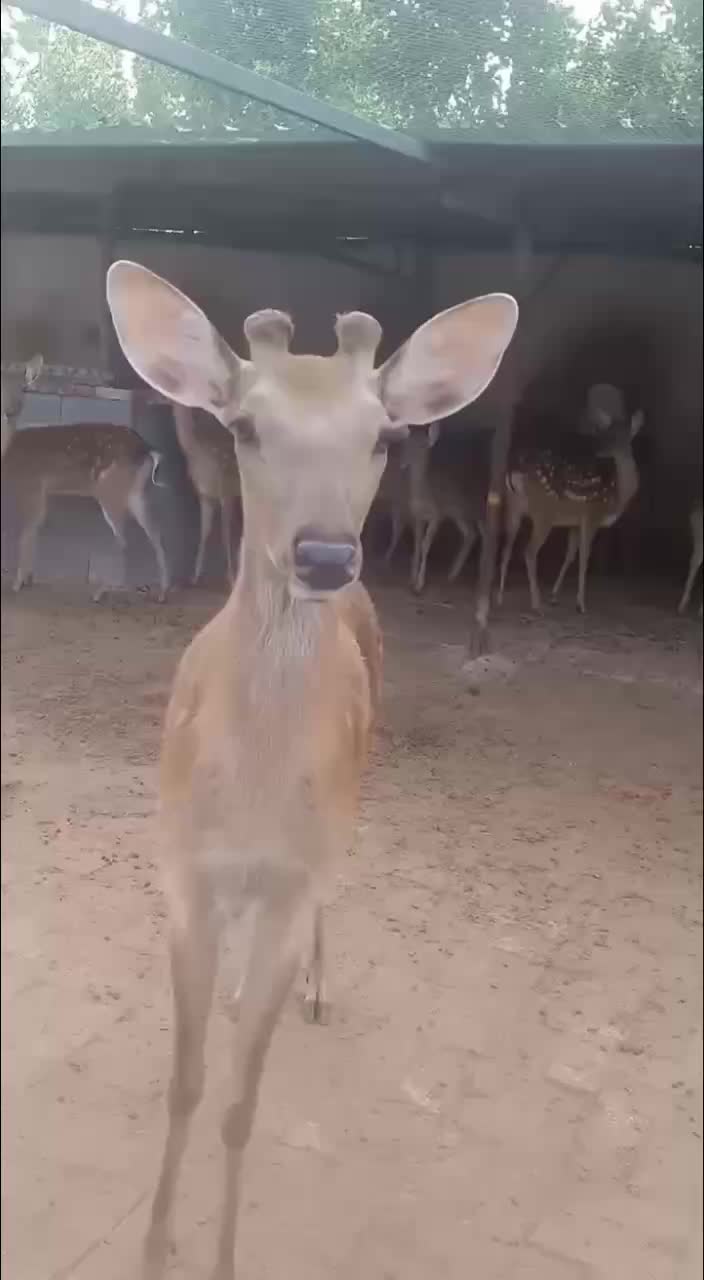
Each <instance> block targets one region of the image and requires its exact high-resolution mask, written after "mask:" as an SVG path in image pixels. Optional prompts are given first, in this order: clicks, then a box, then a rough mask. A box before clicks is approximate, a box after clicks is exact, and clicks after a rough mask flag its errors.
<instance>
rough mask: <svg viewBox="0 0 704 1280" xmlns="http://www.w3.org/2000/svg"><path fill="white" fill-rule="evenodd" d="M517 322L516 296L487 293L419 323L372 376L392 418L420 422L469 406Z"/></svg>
mask: <svg viewBox="0 0 704 1280" xmlns="http://www.w3.org/2000/svg"><path fill="white" fill-rule="evenodd" d="M517 323H518V303H517V302H516V301H515V299H514V298H512V297H510V296H509V294H507V293H490V294H487V296H486V297H485V298H475V299H474V300H473V301H472V302H462V303H460V305H459V306H458V307H451V308H450V310H449V311H441V312H440V313H439V315H436V316H434V317H433V319H432V320H428V321H427V322H426V323H425V324H424V325H421V327H420V329H416V332H415V333H414V334H413V337H411V338H409V339H408V342H406V343H404V345H403V346H402V347H400V348H399V350H398V351H397V352H396V353H395V354H394V355H393V356H391V357H390V358H389V359H388V360H387V361H386V363H385V364H383V365H382V366H381V368H380V369H379V370H378V372H377V375H376V376H377V378H378V387H379V395H380V398H381V400H382V402H383V405H384V408H385V409H386V412H387V413H388V415H389V417H390V418H391V419H392V421H403V422H413V423H417V424H419V425H423V424H424V423H427V422H432V421H433V420H434V419H435V418H446V417H447V416H448V414H450V413H455V412H456V411H457V410H458V409H462V408H463V407H464V406H465V405H467V404H471V402H472V401H473V400H476V399H477V397H478V396H480V395H481V393H482V391H484V389H485V387H487V386H488V385H489V383H490V382H491V380H492V378H493V377H494V374H495V373H496V370H497V369H498V367H499V365H500V363H501V357H502V356H503V354H504V352H505V350H506V348H507V346H508V344H509V342H510V341H511V338H512V337H513V335H514V332H515V329H516V324H517Z"/></svg>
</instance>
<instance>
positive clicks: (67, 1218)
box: [2, 583, 702, 1280]
mask: <svg viewBox="0 0 704 1280" xmlns="http://www.w3.org/2000/svg"><path fill="white" fill-rule="evenodd" d="M673 594H676V590H675V589H673ZM524 595H525V592H524V591H523V589H522V587H521V586H520V584H519V583H516V585H515V587H514V590H513V592H512V600H511V603H510V604H509V605H508V606H507V613H506V615H505V617H504V618H503V619H502V620H501V621H500V623H498V624H497V626H496V630H495V634H494V639H495V643H496V645H497V647H498V649H499V650H500V652H501V653H502V654H503V655H505V656H507V657H508V658H510V659H512V660H513V661H514V662H515V664H516V665H515V667H514V668H513V669H511V670H508V669H507V671H506V672H505V673H504V675H503V678H498V677H497V678H495V679H493V680H488V681H486V682H484V683H483V684H481V686H480V687H479V689H477V687H476V686H475V685H473V683H472V681H471V680H470V679H468V678H467V676H466V675H463V674H462V671H461V662H462V641H463V639H464V637H465V635H466V631H467V627H468V622H469V612H468V604H469V599H468V593H467V590H466V588H462V589H458V590H457V591H455V592H448V591H446V590H445V589H443V588H441V587H439V586H437V585H436V586H432V587H431V588H430V589H429V592H428V598H427V600H425V601H424V602H423V604H422V605H418V604H417V603H416V602H415V601H413V600H411V599H409V597H408V595H407V593H406V591H405V590H402V589H401V588H400V587H390V586H387V587H378V588H377V589H376V590H375V596H376V598H377V601H378V603H379V606H380V611H381V614H382V620H383V623H384V628H385V634H386V645H387V680H386V701H385V715H384V721H383V724H382V725H381V727H380V730H379V733H378V736H377V741H376V747H375V752H374V758H373V761H372V765H371V768H370V771H369V774H368V776H367V779H366V781H365V784H364V790H363V802H362V809H361V814H360V821H359V827H358V833H357V837H356V841H355V845H354V848H353V849H352V850H351V851H350V852H348V853H347V854H346V855H345V854H343V855H342V856H341V858H340V863H339V877H338V886H337V889H338V892H337V897H336V901H335V903H334V906H333V907H332V909H331V917H330V924H331V928H330V934H331V951H332V956H331V965H332V973H331V978H332V980H333V994H334V998H335V1002H336V1003H335V1011H334V1015H333V1019H332V1022H331V1025H330V1026H329V1027H326V1028H316V1027H310V1026H308V1025H306V1024H305V1023H304V1022H303V1020H302V1019H301V1017H300V1010H299V1009H298V1008H297V1002H296V1001H295V1000H292V1001H291V1002H290V1005H289V1007H288V1008H287V1009H286V1011H285V1014H284V1017H283V1020H282V1023H281V1025H280V1027H279V1029H278V1031H277V1034H276V1037H275V1041H274V1045H273V1048H272V1051H271V1055H270V1058H269V1062H268V1065H267V1071H266V1078H265V1083H264V1087H263V1092H262V1100H261V1105H260V1109H259V1114H258V1118H257V1123H256V1128H255V1133H254V1137H253V1140H252V1144H251V1148H250V1153H249V1159H248V1169H247V1178H246V1186H245V1199H244V1210H243V1215H242V1227H241V1239H240V1271H239V1272H238V1275H239V1274H241V1276H242V1277H243V1280H244V1278H245V1277H246V1280H265V1277H266V1280H273V1278H276V1280H279V1277H280V1278H281V1280H284V1278H285V1280H330V1277H335V1278H336V1280H357V1278H358V1277H364V1280H429V1278H430V1277H434V1278H435V1280H469V1278H471V1280H694V1278H695V1277H698V1276H699V1275H700V1274H701V1260H702V1259H701V1254H702V1250H701V1221H700V1202H701V1154H702V1153H701V1145H702V1116H701V1080H702V1062H701V1052H702V1041H701V1012H702V1008H701V984H700V973H701V901H702V900H701V870H702V842H701V815H702V808H701V800H702V796H701V746H700V722H701V675H700V663H701V627H700V624H698V623H697V622H695V621H693V620H689V621H678V620H676V619H674V618H673V617H672V615H671V613H670V612H668V611H666V610H665V608H662V609H660V608H654V607H644V606H641V605H639V604H637V603H635V602H634V598H631V599H627V600H625V601H624V600H622V599H620V597H619V596H618V595H617V594H616V593H614V594H613V595H612V594H610V593H609V592H608V591H606V590H605V589H604V588H603V587H601V588H599V587H597V586H594V587H593V589H592V607H593V612H592V614H591V615H590V617H589V618H588V619H587V620H586V621H582V620H579V619H577V618H576V617H575V615H574V614H573V613H572V611H571V608H570V607H569V606H568V605H567V603H566V604H565V606H564V607H561V608H560V609H559V610H557V611H555V612H551V613H550V614H549V615H548V616H547V617H546V618H544V619H543V620H540V621H533V620H529V619H528V618H526V617H525V616H523V615H522V614H521V613H520V612H519V608H520V606H521V605H522V604H523V601H524ZM218 602H219V597H217V596H216V595H214V594H213V595H210V594H208V595H205V594H198V593H193V592H190V593H182V594H180V595H178V596H176V597H175V598H174V600H173V601H172V602H171V603H169V604H168V605H166V606H164V607H162V608H158V607H157V606H155V605H152V604H150V603H149V602H148V601H146V600H144V599H141V598H139V597H138V596H136V595H134V596H132V597H127V598H122V599H117V600H116V601H115V602H114V603H113V604H108V605H103V606H100V607H96V606H92V605H90V604H89V603H88V600H87V594H86V592H85V590H84V591H79V590H75V591H71V592H69V591H65V590H62V589H60V588H58V587H53V588H48V587H37V588H35V589H34V590H33V591H32V592H28V593H26V594H25V595H23V596H22V597H21V598H19V599H17V600H15V599H10V598H8V597H5V599H4V611H3V612H4V618H3V661H4V675H3V693H4V698H3V774H2V779H3V781H2V798H3V819H4V840H3V851H4V860H3V931H2V945H3V983H4V985H3V1001H4V1004H3V1012H4V1036H3V1057H2V1084H3V1118H4V1139H3V1141H4V1151H3V1163H4V1170H3V1172H4V1214H3V1218H4V1234H3V1257H4V1275H5V1276H6V1277H7V1280H68V1278H69V1277H70V1278H71V1280H130V1278H131V1277H133V1276H134V1275H135V1274H136V1268H135V1258H136V1255H137V1248H138V1241H139V1237H140V1234H141V1232H142V1230H143V1227H144V1223H145V1217H146V1211H147V1205H148V1199H149V1196H150V1193H151V1191H152V1188H153V1182H154V1178H155V1173H156V1167H157V1162H158V1159H159V1155H160V1145H161V1141H162V1135H163V1130H164V1119H165V1112H164V1087H165V1083H166V1081H167V1079H168V1070H169V1055H170V1002H169V987H168V973H167V965H166V956H165V947H164V942H163V937H162V934H163V927H164V920H163V910H162V904H161V898H160V894H159V889H158V881H157V875H156V871H155V867H154V864H153V852H154V847H155V837H154V829H153V825H152V814H153V809H154V782H155V759H156V754H157V749H158V738H159V730H160V722H161V718H162V712H163V707H164V702H165V698H166V693H167V689H168V685H169V681H170V677H171V674H172V671H173V668H174V665H175V663H176V660H177V658H178V656H179V655H180V653H181V652H182V650H183V648H184V646H185V644H186V643H187V641H188V639H189V637H190V636H191V635H192V634H193V632H194V631H195V630H196V628H197V627H198V626H200V624H201V623H202V622H203V621H204V620H205V618H206V617H207V616H209V614H210V613H211V612H212V611H213V609H214V608H215V607H216V605H217V604H218ZM232 980H233V975H232V972H231V970H230V967H229V966H228V964H227V963H226V964H225V967H224V972H223V981H222V984H221V993H220V997H219V1000H218V1003H217V1006H216V1014H215V1017H214V1019H213V1025H212V1030H211V1037H210V1044H209V1080H208V1085H209V1088H208V1096H207V1100H206V1102H205V1103H204V1105H203V1109H202V1111H201V1112H200V1114H199V1122H198V1123H197V1126H196V1133H195V1136H194V1141H193V1145H192V1148H191V1150H190V1157H189V1160H188V1162H187V1169H186V1176H185V1180H184V1186H183V1192H182V1195H181V1198H180V1201H179V1205H180V1222H179V1230H178V1241H177V1245H178V1249H177V1253H176V1254H175V1256H174V1259H173V1268H172V1271H171V1272H170V1275H171V1274H172V1275H173V1276H174V1277H175V1278H176V1277H177V1278H179V1280H205V1277H206V1276H207V1274H208V1262H209V1260H210V1258H211V1256H212V1247H213V1239H214V1227H213V1223H214V1218H215V1214H216V1210H217V1204H218V1199H219V1175H220V1143H219V1117H220V1114H221V1112H222V1109H223V1107H224V1106H225V1104H226V1102H227V1078H228V1063H229V1055H230V1043H231V1038H232V1036H233V1034H235V1033H234V1032H233V1028H232V1025H231V1023H230V1020H229V1018H228V1016H227V993H228V987H229V985H230V984H231V982H232Z"/></svg>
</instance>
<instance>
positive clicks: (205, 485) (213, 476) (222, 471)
mask: <svg viewBox="0 0 704 1280" xmlns="http://www.w3.org/2000/svg"><path fill="white" fill-rule="evenodd" d="M173 415H174V425H175V427H176V435H177V437H178V442H179V444H180V446H181V449H182V450H183V454H184V456H185V459H186V465H187V467H188V474H189V475H190V478H191V482H192V484H193V488H194V489H195V491H196V496H197V498H198V503H199V506H200V534H199V539H198V552H197V555H196V562H195V568H194V571H193V577H192V579H191V582H192V584H193V586H197V585H198V583H199V582H200V581H201V580H202V577H203V568H204V565H205V553H206V550H207V547H208V540H209V538H210V534H211V532H212V528H213V520H214V518H215V512H216V510H217V509H218V507H219V508H220V532H221V537H222V545H223V550H224V552H225V563H226V565H227V575H228V579H229V582H230V585H232V584H233V582H234V580H235V575H234V566H233V558H232V517H233V513H234V509H235V505H236V504H237V503H238V502H239V500H240V477H239V471H238V469H237V460H236V458H235V451H234V447H233V443H232V436H231V435H230V434H229V433H228V432H226V431H223V429H222V427H221V426H220V425H219V424H218V423H217V422H215V421H214V420H213V419H212V418H201V419H200V420H199V421H198V423H196V422H195V421H194V415H193V412H192V410H191V409H189V408H187V407H186V406H185V405H179V404H174V405H173Z"/></svg>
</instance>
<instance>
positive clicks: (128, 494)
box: [2, 423, 169, 601]
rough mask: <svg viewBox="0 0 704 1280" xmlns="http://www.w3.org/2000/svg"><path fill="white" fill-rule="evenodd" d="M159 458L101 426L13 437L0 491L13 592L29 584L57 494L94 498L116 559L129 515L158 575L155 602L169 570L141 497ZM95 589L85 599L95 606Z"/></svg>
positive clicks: (122, 431) (123, 433) (162, 595)
mask: <svg viewBox="0 0 704 1280" xmlns="http://www.w3.org/2000/svg"><path fill="white" fill-rule="evenodd" d="M158 463H159V454H158V453H156V452H154V451H152V450H150V449H149V448H148V447H147V445H146V444H145V443H144V441H143V440H142V438H141V436H139V435H137V433H136V432H135V431H132V430H130V428H129V427H124V426H120V425H117V424H114V425H110V424H107V423H81V424H79V425H76V426H73V425H67V424H61V425H57V426H50V427H32V428H28V429H27V430H24V431H18V432H17V433H16V434H13V436H12V438H11V440H10V442H9V444H8V448H7V452H6V453H5V455H4V457H3V461H2V483H3V488H4V489H5V491H6V492H7V493H9V494H10V495H11V498H12V504H13V506H14V507H15V509H16V512H17V516H18V520H19V526H20V532H19V548H18V557H17V569H16V573H15V580H14V590H15V591H19V590H21V588H22V587H24V586H26V585H27V584H28V583H30V582H31V580H32V574H33V571H34V560H35V555H36V547H37V539H38V536H39V532H40V530H41V527H42V525H43V523H44V521H45V519H46V515H47V509H48V503H49V499H50V498H52V497H54V496H55V495H57V494H68V495H73V496H76V497H81V498H94V499H95V501H96V502H97V503H98V505H99V506H100V509H101V511H102V513H103V515H104V517H105V520H106V521H107V523H108V525H109V526H110V529H111V530H112V533H113V534H114V536H115V538H116V540H117V542H118V545H119V546H120V548H121V549H122V550H123V551H124V550H125V547H126V542H125V523H126V520H127V516H128V515H131V516H133V518H134V519H135V520H136V521H137V523H138V524H139V525H140V526H141V528H142V529H143V530H144V532H145V533H146V535H147V537H148V539H149V541H150V543H151V545H152V548H153V550H154V554H155V556H156V560H157V565H158V569H159V599H160V600H162V601H163V600H165V599H166V595H167V592H168V590H169V567H168V563H167V559H166V553H165V551H164V546H163V543H162V540H161V533H160V531H159V527H158V524H157V523H156V521H155V519H154V516H153V515H152V513H151V511H150V509H149V504H148V499H147V494H146V489H147V486H148V485H149V483H150V481H153V480H154V477H155V474H156V469H157V466H158ZM104 592H105V587H104V586H103V585H99V586H98V587H97V589H96V591H95V593H94V596H93V599H94V600H95V601H99V600H100V599H101V598H102V596H103V594H104Z"/></svg>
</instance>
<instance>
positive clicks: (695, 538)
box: [677, 503, 704, 618]
mask: <svg viewBox="0 0 704 1280" xmlns="http://www.w3.org/2000/svg"><path fill="white" fill-rule="evenodd" d="M689 527H690V530H691V535H692V555H691V558H690V561H689V571H688V573H687V581H686V582H685V584H684V591H683V592H682V598H681V600H680V602H679V605H678V608H677V612H678V613H684V612H685V611H686V609H687V607H688V605H689V600H690V596H691V594H692V587H693V586H694V582H695V579H696V576H697V574H698V572H699V570H700V569H701V567H702V561H703V560H704V511H703V510H702V506H701V503H699V504H698V505H697V506H696V507H693V508H692V510H691V511H690V513H689ZM701 616H702V606H701V605H700V606H699V617H700V618H701Z"/></svg>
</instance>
